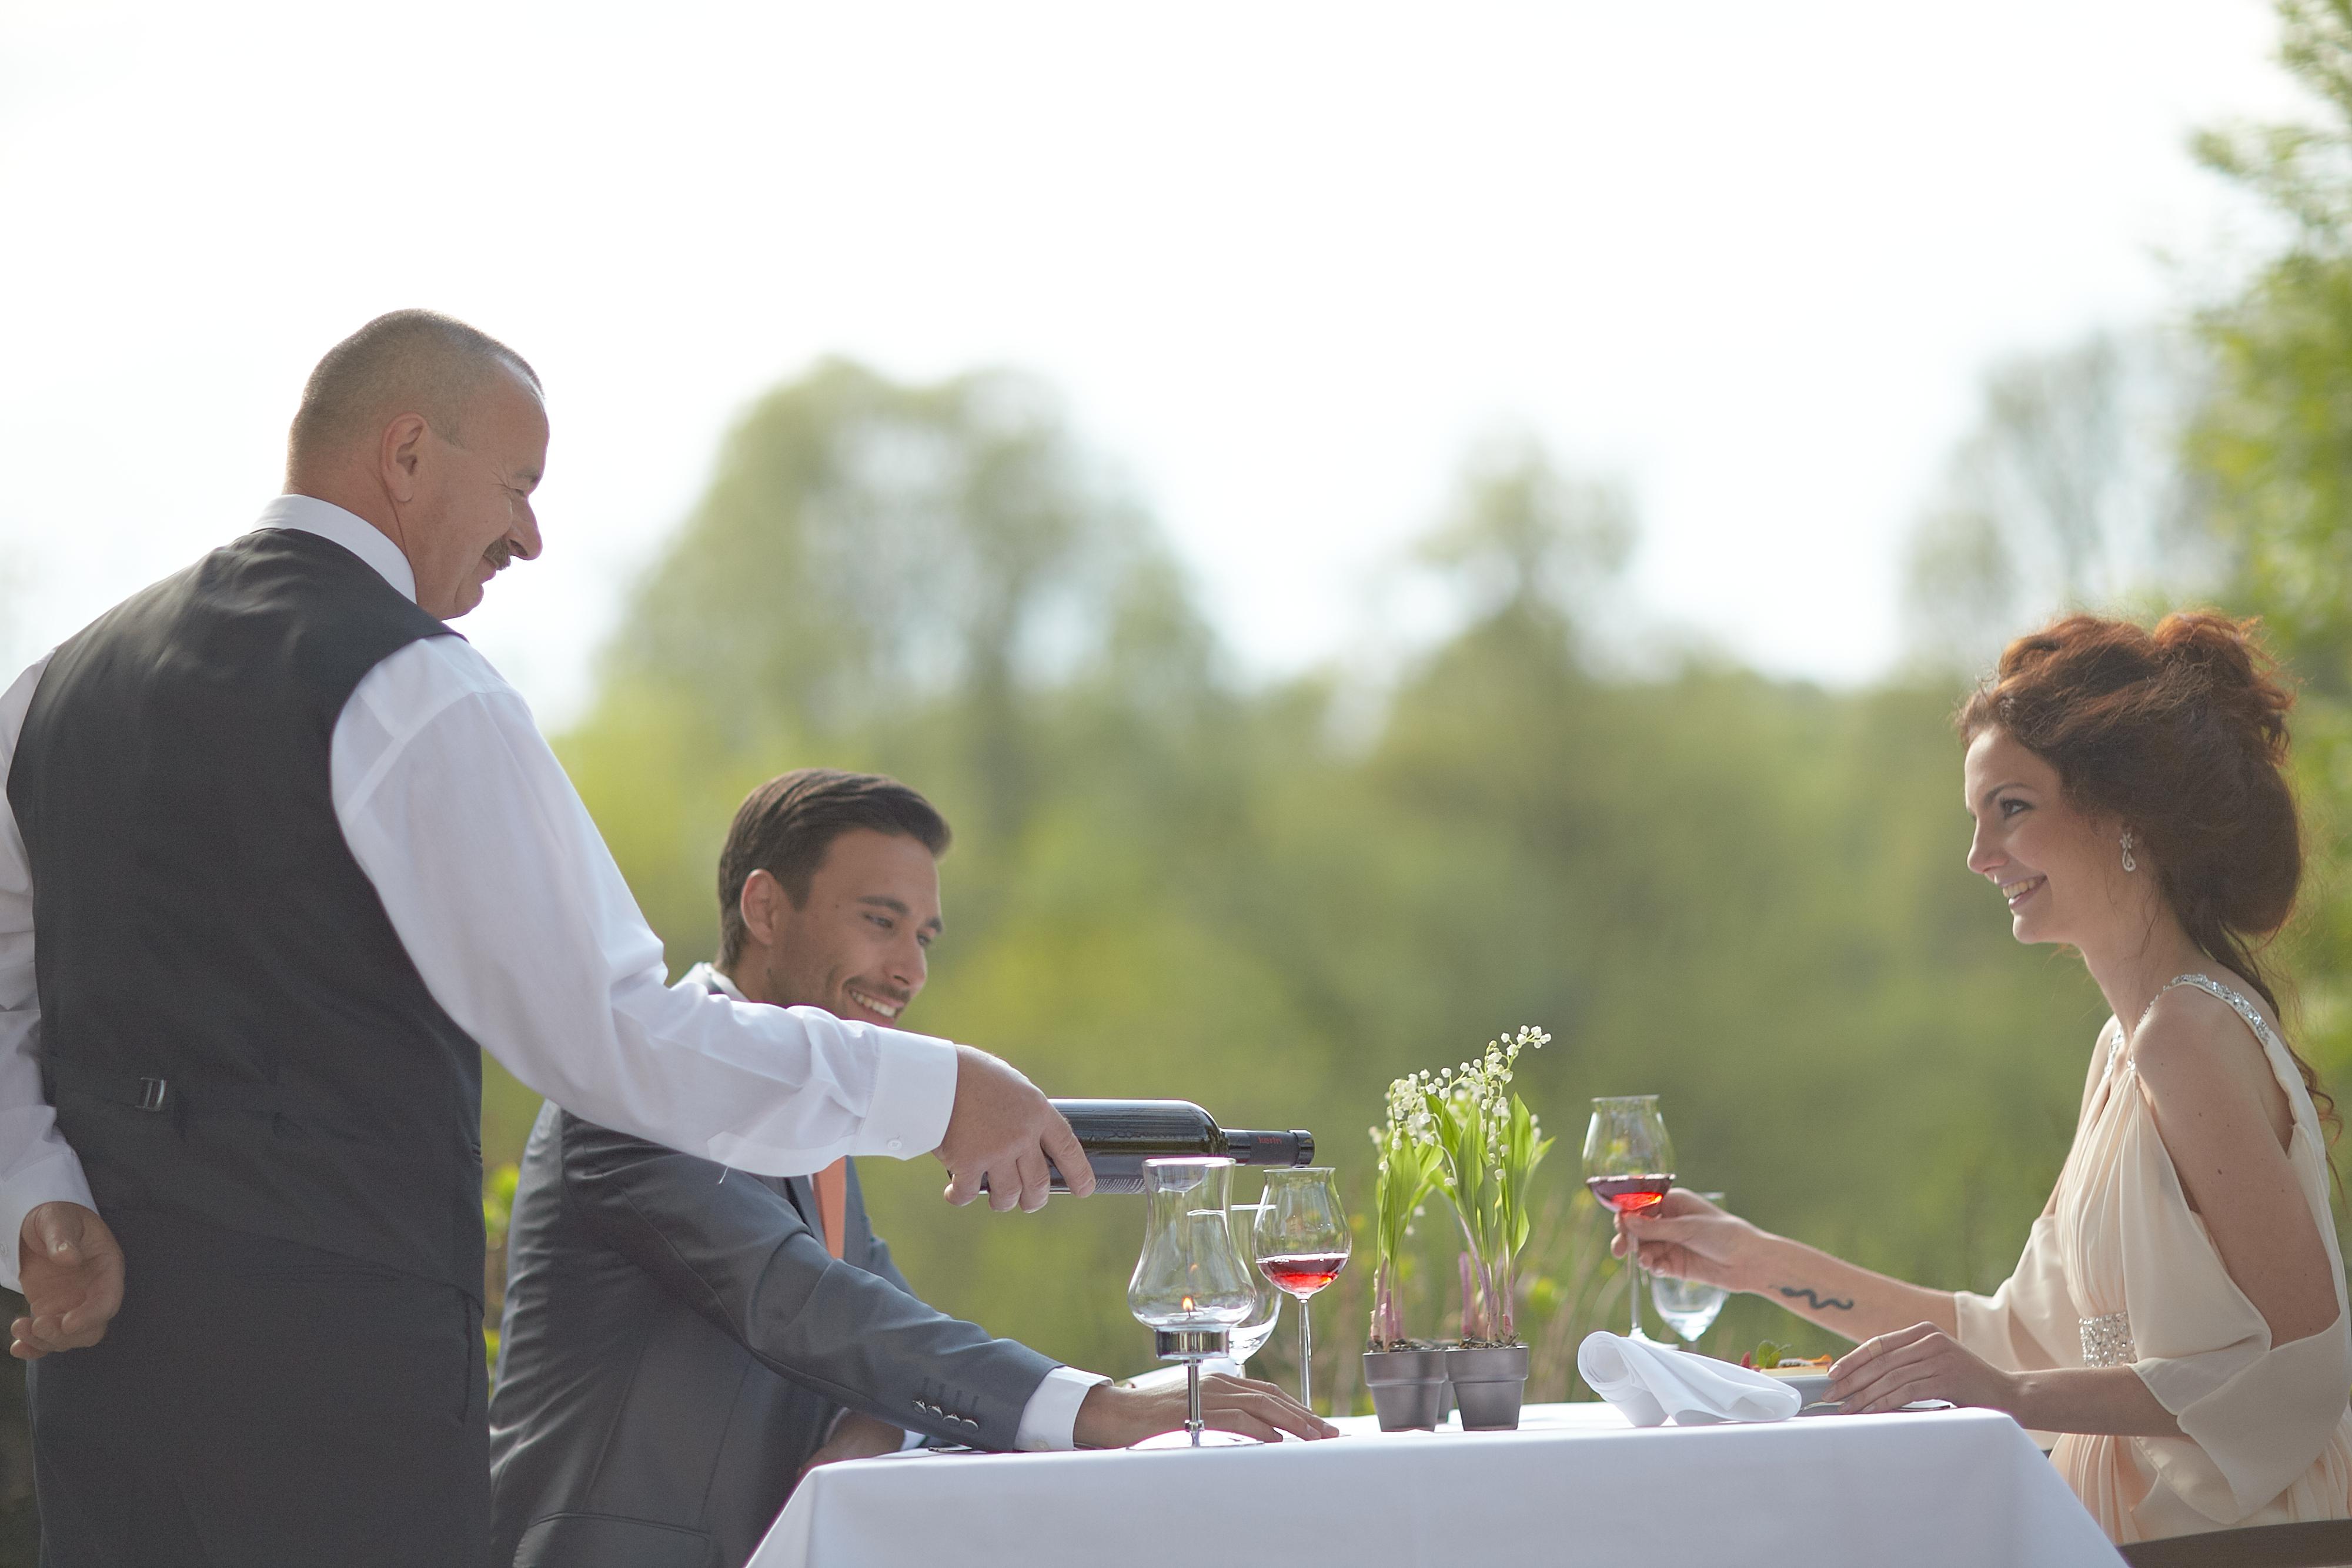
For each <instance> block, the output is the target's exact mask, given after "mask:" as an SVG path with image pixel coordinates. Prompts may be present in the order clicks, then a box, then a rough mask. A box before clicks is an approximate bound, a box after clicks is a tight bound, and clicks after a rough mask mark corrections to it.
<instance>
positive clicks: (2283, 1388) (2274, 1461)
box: [1619, 615, 2352, 1542]
mask: <svg viewBox="0 0 2352 1568" xmlns="http://www.w3.org/2000/svg"><path fill="white" fill-rule="evenodd" d="M2290 700H2291V699H2290V697H2289V695H2288V694H2287V693H2286V692H2285V690H2284V688H2283V687H2281V686H2280V685H2278V684H2277V683H2276V682H2275V681H2274V680H2273V679H2272V678H2271V677H2270V675H2269V674H2268V673H2267V661H2266V660H2265V659H2264V658H2263V655H2262V653H2261V650H2260V649H2259V647H2258V646H2256V645H2255V644H2254V643H2253V642H2252V637H2251V633H2250V631H2249V630H2248V629H2247V628H2244V627H2241V626H2238V625H2235V624H2233V623H2231V622H2228V621H2226V620H2224V619H2222V618H2221V617H2219V616H2212V615H2185V616H2174V617H2171V618H2169V619H2168V620H2167V621H2166V622H2164V623H2163V624H2162V625H2160V626H2158V628H2157V629H2156V631H2155V632H2153V633H2150V632H2146V631H2143V630H2141V629H2140V628H2138V627H2137V626H2133V625H2130V624H2128V623H2126V622H2113V621H2105V620H2098V619H2095V618H2092V617H2089V616H2074V617H2071V618H2069V619H2067V620H2065V621H2062V622H2058V623H2057V624H2056V625H2054V626H2053V627H2051V628H2050V629H2049V630H2048V631H2047V632H2042V633H2038V634H2036V635H2034V636H2032V637H2028V638H2024V639H2021V640H2020V641H2019V642H2018V643H2014V644H2012V645H2011V648H2010V650H2009V651H2008V653H2006V654H2004V655H2003V657H2002V659H2001V663H2000V673H1999V674H1998V676H1997V678H1996V679H1995V681H1994V682H1993V683H1992V684H1991V685H1989V686H1988V687H1986V688H1985V689H1984V690H1982V691H1980V692H1979V694H1978V695H1976V696H1975V697H1974V698H1973V699H1972V700H1971V701H1970V702H1969V705H1968V706H1967V707H1966V708H1965V709H1964V710H1963V711H1962V714H1961V720H1960V724H1961V729H1962V732H1963V734H1964V735H1965V736H1966V737H1967V739H1968V754H1967V761H1966V765H1965V768H1964V776H1965V787H1966V789H1967V796H1968V807H1969V813H1970V814H1971V816H1972V817H1973V818H1974V819H1975V822H1976V831H1975V834H1974V837H1973V839H1972V841H1971V843H1970V845H1969V869H1970V870H1971V871H1973V872H1975V873H1979V874H1980V875H1982V876H1984V877H1985V878H1987V879H1988V880H1989V881H1990V882H1991V883H1994V884H1995V885H1996V886H1997V887H1998V888H1999V890H2000V894H2001V896H2002V897H2003V899H2004V900H2005V901H2006V902H2007V904H2009V907H2010V910H2011V920H2012V923H2013V927H2014V931H2015V935H2016V936H2017V938H2018V940H2020V941H2021V942H2057V943H2064V944H2066V945H2068V946H2073V947H2074V948H2075V949H2076V950H2078V951H2079V952H2080V953H2081V955H2082V956H2083V960H2084V964H2085V965H2086V966H2087V967H2089V969H2090V971H2091V974H2092V977H2093V978H2094V979H2095V980H2096V981H2097V983H2098V986H2099V988H2100V990H2101V991H2102V992H2103V993H2104V994H2105V998H2106V1000H2107V1003H2108V1005H2109V1007H2110V1008H2111V1009H2113V1011H2114V1014H2115V1016H2114V1017H2113V1018H2112V1019H2109V1020H2108V1022H2107V1024H2106V1026H2105V1028H2104V1029H2102V1030H2100V1031H2099V1036H2098V1039H2097V1040H2096V1041H2095V1044H2094V1046H2093V1049H2092V1051H2091V1060H2090V1064H2089V1072H2088V1075H2087V1080H2086V1082H2085V1083H2084V1092H2083V1104H2082V1112H2081V1115H2080V1118H2079V1120H2078V1121H2077V1123H2076V1125H2075V1132H2074V1146H2073V1148H2072V1150H2071V1151H2070V1152H2069V1154H2068V1155H2067V1157H2066V1163H2065V1166H2064V1168H2063V1170H2062V1172H2061V1173H2060V1175H2059V1178H2058V1185H2057V1188H2056V1190H2055V1191H2054V1192H2053V1193H2052V1195H2051V1197H2050V1202H2049V1204H2048V1205H2047V1207H2044V1209H2043V1210H2042V1217H2041V1218H2039V1219H2037V1220H2035V1221H2034V1224H2033V1228H2032V1233H2031V1234H2030V1236H2029V1237H2028V1238H2027V1240H2026V1244H2025V1252H2024V1256H2023V1257H2022V1258H2021V1260H2019V1262H2018V1266H2017V1270H2016V1272H2015V1273H2014V1274H2012V1275H2011V1277H2010V1279H2009V1281H2008V1282H2007V1283H2005V1284H2003V1285H2002V1286H2001V1287H2000V1290H1998V1291H1995V1292H1994V1293H1993V1294H1992V1295H1991V1296H1990V1297H1985V1296H1977V1295H1971V1294H1969V1293H1968V1292H1966V1291H1960V1292H1953V1291H1934V1290H1928V1289H1925V1288H1923V1287H1920V1286H1917V1285H1912V1284H1908V1283H1906V1282H1904V1281H1898V1280H1893V1279H1889V1278H1887V1277H1885V1276H1884V1275H1880V1274H1874V1273H1872V1272H1870V1271H1869V1270H1864V1269H1860V1268H1857V1267H1855V1266H1854V1265H1853V1264H1850V1263H1847V1262H1844V1261H1843V1260H1839V1259H1835V1258H1832V1257H1831V1256H1830V1255H1828V1254H1827V1253H1824V1252H1822V1251H1819V1250H1817V1249H1813V1248H1810V1247H1806V1246H1803V1245H1802V1244H1801V1243H1798V1242H1795V1241H1791V1240H1789V1239H1784V1238H1781V1237H1777V1236H1772V1235H1769V1234H1768V1233H1766V1232H1764V1231H1762V1230H1759V1229H1758V1228H1755V1227H1754V1226H1752V1225H1749V1224H1748V1222H1747V1221H1745V1220H1742V1219H1739V1218H1736V1217H1734V1216H1731V1215H1728V1214H1726V1213H1724V1212H1723V1211H1722V1210H1720V1209H1717V1208H1715V1207H1712V1206H1711V1205H1708V1204H1706V1203H1705V1202H1704V1201H1702V1200H1701V1199H1699V1198H1697V1197H1694V1196H1692V1195H1691V1194H1688V1193H1685V1192H1681V1191H1677V1192H1675V1194H1673V1195H1672V1196H1671V1197H1669V1198H1668V1199H1667V1200H1666V1202H1665V1203H1664V1205H1662V1206H1661V1209H1660V1214H1659V1218H1654V1219H1649V1220H1630V1221H1627V1222H1624V1223H1623V1224H1622V1225H1621V1230H1622V1231H1623V1232H1625V1233H1626V1234H1628V1235H1630V1236H1631V1237H1633V1239H1636V1240H1638V1242H1639V1244H1640V1247H1641V1249H1642V1258H1643V1262H1644V1263H1646V1264H1647V1265H1648V1266H1649V1267H1651V1268H1653V1269H1656V1270H1661V1271H1663V1272H1665V1273H1669V1274H1680V1275H1685V1276H1687V1277H1691V1278H1696V1279H1701V1280H1706V1281H1713V1282H1716V1283H1719V1284H1723V1285H1726V1286H1728V1287H1730V1288H1732V1289H1735V1290H1742V1291H1756V1292H1759V1293H1761V1294H1763V1295H1765V1296H1766V1297H1767V1298H1768V1299H1769V1300H1772V1301H1778V1302H1780V1303H1781V1304H1783V1305H1787V1306H1790V1307H1791V1308H1792V1310H1794V1311H1796V1312H1800V1313H1801V1314H1802V1315H1803V1316H1805V1317H1807V1318H1809V1319H1811V1321H1812V1322H1817V1323H1820V1324H1822V1326H1824V1327H1826V1328H1830V1329H1832V1330H1834V1331H1836V1332H1837V1333H1842V1334H1844V1335H1846V1336H1848V1337H1850V1338H1853V1339H1856V1340H1859V1341H1861V1342H1862V1343H1861V1344H1860V1345H1859V1346H1858V1347H1857V1348H1856V1349H1854V1350H1853V1351H1851V1352H1849V1353H1848V1354H1846V1355H1845V1356H1844V1357H1843V1359H1841V1360H1840V1361H1839V1362H1838V1363H1837V1364H1835V1365H1834V1366H1832V1368H1831V1375H1832V1378H1833V1379H1834V1385H1833V1390H1832V1393H1833V1396H1835V1397H1837V1398H1839V1399H1841V1400H1843V1402H1844V1405H1845V1408H1846V1409H1847V1410H1848V1411H1849V1412H1853V1413H1863V1412H1869V1411H1878V1410H1891V1409H1897V1408H1900V1407H1901V1406H1903V1405H1904V1404H1906V1403H1907V1402H1909V1401H1912V1400H1919V1399H1948V1400H1951V1401H1953V1402H1954V1403H1956V1404H1961V1405H1976V1406H1990V1407H1992V1408H1995V1409H2000V1410H2006V1411H2008V1412H2009V1413H2010V1414H2011V1415H2012V1416H2016V1418H2017V1419H2018V1421H2019V1422H2020V1423H2021V1424H2022V1425H2024V1426H2025V1427H2029V1428H2032V1429H2033V1430H2035V1431H2036V1432H2037V1433H2040V1434H2044V1436H2043V1437H2042V1441H2043V1443H2044V1445H2045V1446H2047V1445H2049V1444H2050V1443H2051V1442H2052V1441H2053V1437H2054V1442H2055V1447H2054V1448H2053V1449H2052V1453H2051V1458H2052V1459H2053V1461H2054V1462H2055V1463H2056V1465H2057V1466H2058V1468H2059V1470H2060V1472H2061V1473H2062V1474H2063V1475H2064V1476H2065V1478H2066V1479H2067V1481H2068V1483H2069V1484H2070V1485H2072V1486H2073V1487H2074V1490H2075V1492H2076V1494H2077V1495H2078V1496H2080V1497H2081V1498H2082V1500H2083V1502H2084V1506H2085V1507H2087V1508H2088V1509H2089V1510H2090V1511H2091V1512H2092V1514H2093V1515H2094V1516H2095V1518H2096V1519H2097V1520H2098V1521H2099V1523H2100V1524H2101V1525H2102V1526H2103V1527H2104V1528H2105V1530H2106V1531H2107V1533H2108V1534H2109V1535H2110V1536H2111V1537H2113V1538H2114V1539H2115V1540H2116V1541H2118V1542H2132V1541H2142V1540H2150V1539H2154V1538H2157V1537H2160V1536H2168V1535H2180V1534H2187V1533H2191V1532H2194V1531H2208V1530H2220V1529H2225V1528H2230V1527H2233V1526H2240V1525H2252V1524H2273V1523H2284V1522H2288V1521H2298V1520H2315V1519H2341V1518H2345V1517H2347V1516H2352V1406H2347V1397H2352V1332H2347V1312H2346V1299H2345V1283H2344V1266H2343V1259H2342V1258H2341V1257H2340V1256H2339V1255H2338V1253H2337V1250H2336V1233H2335V1227H2334V1224H2333V1222H2332V1220H2331V1218H2330V1215H2329V1210H2328V1192H2329V1186H2330V1171H2329V1165H2328V1155H2327V1149H2328V1143H2329V1132H2330V1126H2329V1124H2330V1123H2332V1122H2333V1120H2334V1117H2333V1105H2332V1103H2330V1102H2328V1101H2327V1100H2326V1096H2325V1095H2324V1094H2320V1095H2318V1097H2317V1100H2316V1102H2315V1092H2316V1090H2317V1084H2316V1082H2315V1079H2314V1077H2313V1076H2312V1074H2311V1072H2310V1071H2309V1070H2308V1068H2307V1067H2305V1064H2304V1063H2303V1062H2302V1061H2300V1060H2299V1059H2298V1058H2297V1057H2296V1056H2295V1055H2294V1052H2293V1051H2291V1050H2290V1049H2289V1048H2288V1046H2287V1045H2286V1043H2285V1041H2284V1040H2283V1039H2282V1038H2281V1037H2280V1033H2279V1028H2278V1019H2277V1009H2276V1005H2275V1002H2274V999H2273V996H2272V993H2271V989H2270V985H2269V982H2268V979H2267V977H2265V975H2264V974H2263V968H2262V966H2261V964H2260V962H2259V961H2258V959H2257V957H2256V956H2255V954H2256V950H2257V948H2258V947H2259V945H2260V944H2261V942H2262V941H2263V938H2265V937H2267V936H2269V935H2270V934H2271V933H2273V932H2274V931H2276V930H2277V929H2278V927H2279V926H2280V925H2283V924H2284V922H2285V920H2286V917H2287V915H2288V914H2289V913H2290V912H2291V910H2292V909H2293V906H2294V894H2295V889H2296V885H2297V883H2298V882H2299V880H2300V877H2301V872H2302V851H2301V846H2300V841H2299V835H2298V832H2297V828H2296V823H2295V813H2294V800H2293V798H2292V796H2291V795H2290V793H2289V792H2288V789H2287V786H2286V783H2285V780H2284V774H2283V771H2282V769H2283V765H2284V761H2285V752H2286V727H2285V723H2284V714H2285V711H2286V708H2287V706H2288V704H2289V702H2290ZM2322 1107H2326V1114H2325V1115H2323V1113H2322ZM1619 1245H1620V1248H1621V1249H1622V1246H1623V1242H1622V1240H1621V1242H1620V1244H1619Z"/></svg>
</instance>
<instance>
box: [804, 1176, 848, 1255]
mask: <svg viewBox="0 0 2352 1568" xmlns="http://www.w3.org/2000/svg"><path fill="white" fill-rule="evenodd" d="M809 1181H810V1185H811V1186H814V1187H815V1188H816V1213H817V1219H818V1222H819V1223H821V1224H822V1225H823V1226H824V1249H825V1250H826V1251H828V1252H830V1253H832V1254H833V1255H834V1256H835V1257H836V1258H838V1257H840V1256H841V1249H842V1246H843V1244H844V1243H845V1241H846V1239H847V1235H846V1232H847V1231H848V1229H849V1161H848V1160H847V1159H846V1158H843V1159H838V1160H835V1161H834V1162H833V1164H831V1165H829V1166H825V1167H824V1169H823V1170H821V1171H819V1172H817V1173H816V1175H815V1176H812V1177H810V1178H809Z"/></svg>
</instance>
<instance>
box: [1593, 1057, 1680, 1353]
mask: <svg viewBox="0 0 2352 1568" xmlns="http://www.w3.org/2000/svg"><path fill="white" fill-rule="evenodd" d="M1584 1185H1585V1186H1587V1187H1589V1188H1591V1191H1592V1196H1593V1197H1596V1198H1598V1199H1600V1200H1601V1203H1602V1204H1603V1205H1605V1206H1606V1207H1608V1208H1610V1209H1611V1210H1612V1211H1613V1212H1615V1213H1618V1214H1641V1213H1644V1212H1646V1211H1647V1210H1649V1209H1653V1208H1655V1207H1657V1206H1658V1205H1659V1204H1661V1203H1663V1202H1664V1201H1665V1197H1666V1193H1667V1192H1668V1190H1670V1189H1671V1188H1672V1187H1673V1186H1674V1185H1675V1145H1674V1143H1673V1141H1672V1140H1671V1139H1669V1138H1668V1137H1667V1136H1666V1119H1665V1117H1664V1116H1663V1115H1661V1114H1660V1113H1659V1112H1658V1097H1657V1096H1656V1095H1654V1094H1621V1095H1617V1096H1615V1097H1613V1098H1609V1099H1600V1100H1595V1101H1593V1103H1592V1124H1591V1126H1589V1127H1587V1128H1586V1129H1585V1133H1584ZM1625 1266H1626V1267H1627V1268H1628V1269H1630V1270H1633V1273H1632V1276H1631V1284H1632V1286H1633V1289H1632V1290H1631V1291H1629V1292H1628V1293H1629V1294H1630V1295H1631V1296H1632V1297H1633V1334H1632V1336H1631V1337H1633V1338H1634V1339H1637V1340H1640V1341H1642V1342H1643V1343H1655V1342H1654V1341H1652V1340H1651V1338H1650V1336H1649V1335H1648V1334H1645V1333H1643V1332H1642V1291H1643V1279H1642V1254H1641V1251H1640V1249H1637V1248H1635V1247H1633V1245H1632V1242H1631V1241H1630V1239H1629V1240H1628V1242H1627V1248H1626V1253H1625Z"/></svg>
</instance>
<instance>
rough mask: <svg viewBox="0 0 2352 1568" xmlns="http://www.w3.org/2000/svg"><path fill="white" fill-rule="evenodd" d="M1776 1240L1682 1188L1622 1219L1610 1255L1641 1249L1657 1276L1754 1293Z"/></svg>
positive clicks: (1643, 1262)
mask: <svg viewBox="0 0 2352 1568" xmlns="http://www.w3.org/2000/svg"><path fill="white" fill-rule="evenodd" d="M1774 1239H1775V1238H1774V1237H1772V1236H1771V1235H1769V1233H1767V1232H1765V1231H1762V1230H1759V1229H1757V1228H1756V1227H1754V1226H1753V1225H1750V1224H1748V1221H1746V1220H1744V1219H1742V1218H1739V1217H1738V1215H1736V1214H1731V1213H1727V1212H1726V1211H1725V1210H1723V1209H1720V1208H1717V1207H1716V1206H1715V1205H1713V1204H1711V1203H1709V1202H1707V1200H1706V1199H1705V1198H1703V1197H1699V1195H1698V1194H1696V1193H1695V1192H1692V1191H1690V1190H1689V1189H1688V1188H1686V1187H1679V1186H1678V1187H1676V1188H1675V1189H1674V1190H1673V1191H1672V1192H1669V1193H1668V1194H1666V1196H1665V1197H1663V1198H1661V1199H1660V1200H1659V1201H1658V1205H1657V1207H1654V1208H1653V1209H1650V1210H1648V1211H1647V1212H1646V1213H1643V1214H1637V1215H1620V1216H1618V1218H1617V1235H1616V1238H1615V1239H1613V1240H1612V1241H1611V1242H1610V1244H1609V1250H1610V1251H1611V1253H1612V1254H1613V1255H1614V1256H1616V1257H1619V1258H1622V1257H1623V1256H1625V1249H1626V1247H1627V1246H1628V1245H1629V1244H1633V1245H1638V1246H1639V1247H1640V1248H1641V1249H1642V1267H1643V1268H1644V1269H1647V1270H1650V1271H1651V1272H1652V1273H1654V1274H1664V1275H1666V1276H1667V1277H1669V1278H1671V1279H1676V1280H1691V1281H1696V1282H1697V1283H1699V1284H1702V1285H1720V1286H1722V1287H1723V1288H1724V1289H1725V1290H1727V1291H1752V1290H1754V1289H1756V1281H1757V1277H1758V1267H1759V1264H1760V1263H1761V1261H1762V1259H1763V1254H1764V1251H1765V1249H1766V1248H1768V1247H1769V1246H1770V1245H1771V1243H1772V1242H1773V1241H1774Z"/></svg>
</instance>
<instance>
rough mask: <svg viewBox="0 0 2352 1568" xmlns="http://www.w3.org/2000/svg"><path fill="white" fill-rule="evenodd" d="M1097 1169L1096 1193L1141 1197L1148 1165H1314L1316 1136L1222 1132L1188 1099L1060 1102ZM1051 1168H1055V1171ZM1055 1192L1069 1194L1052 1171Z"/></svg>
mask: <svg viewBox="0 0 2352 1568" xmlns="http://www.w3.org/2000/svg"><path fill="white" fill-rule="evenodd" d="M1053 1104H1054V1109H1055V1110H1056V1111H1059V1112H1060V1113H1062V1114H1063V1115H1065V1116H1066V1117H1068V1118H1069V1122H1070V1131H1072V1132H1074V1133H1076V1134H1077V1135H1078V1144H1079V1145H1080V1146H1081V1147H1083V1148H1084V1149H1085V1150H1086V1151H1087V1164H1088V1165H1090V1166H1093V1167H1094V1172H1095V1190H1096V1191H1097V1192H1141V1191H1142V1190H1143V1162H1144V1161H1146V1160H1157V1159H1171V1158H1181V1157H1184V1156H1187V1155H1192V1156H1209V1157H1214V1156H1218V1155H1223V1157H1224V1158H1226V1159H1229V1160H1232V1161H1233V1162H1234V1164H1235V1165H1241V1166H1311V1165H1313V1164H1314V1163H1315V1134H1312V1133H1310V1132H1307V1131H1306V1130H1305V1129H1304V1128H1294V1129H1293V1130H1291V1131H1290V1132H1287V1133H1272V1132H1257V1131H1253V1130H1251V1129H1248V1128H1242V1127H1220V1126H1218V1125H1217V1120H1216V1118H1215V1117H1213V1116H1212V1115H1210V1114H1209V1113H1207V1112H1206V1111H1203V1110H1202V1109H1201V1107H1199V1106H1198V1105H1195V1104H1193V1103H1192V1102H1190V1101H1187V1100H1056V1101H1055V1102H1054V1103H1053ZM1048 1169H1052V1167H1051V1166H1049V1167H1048ZM1052 1174H1053V1190H1054V1191H1055V1192H1067V1191H1069V1190H1070V1189H1069V1187H1068V1186H1066V1185H1064V1183H1063V1181H1062V1173H1061V1172H1060V1171H1059V1170H1053V1172H1052Z"/></svg>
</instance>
